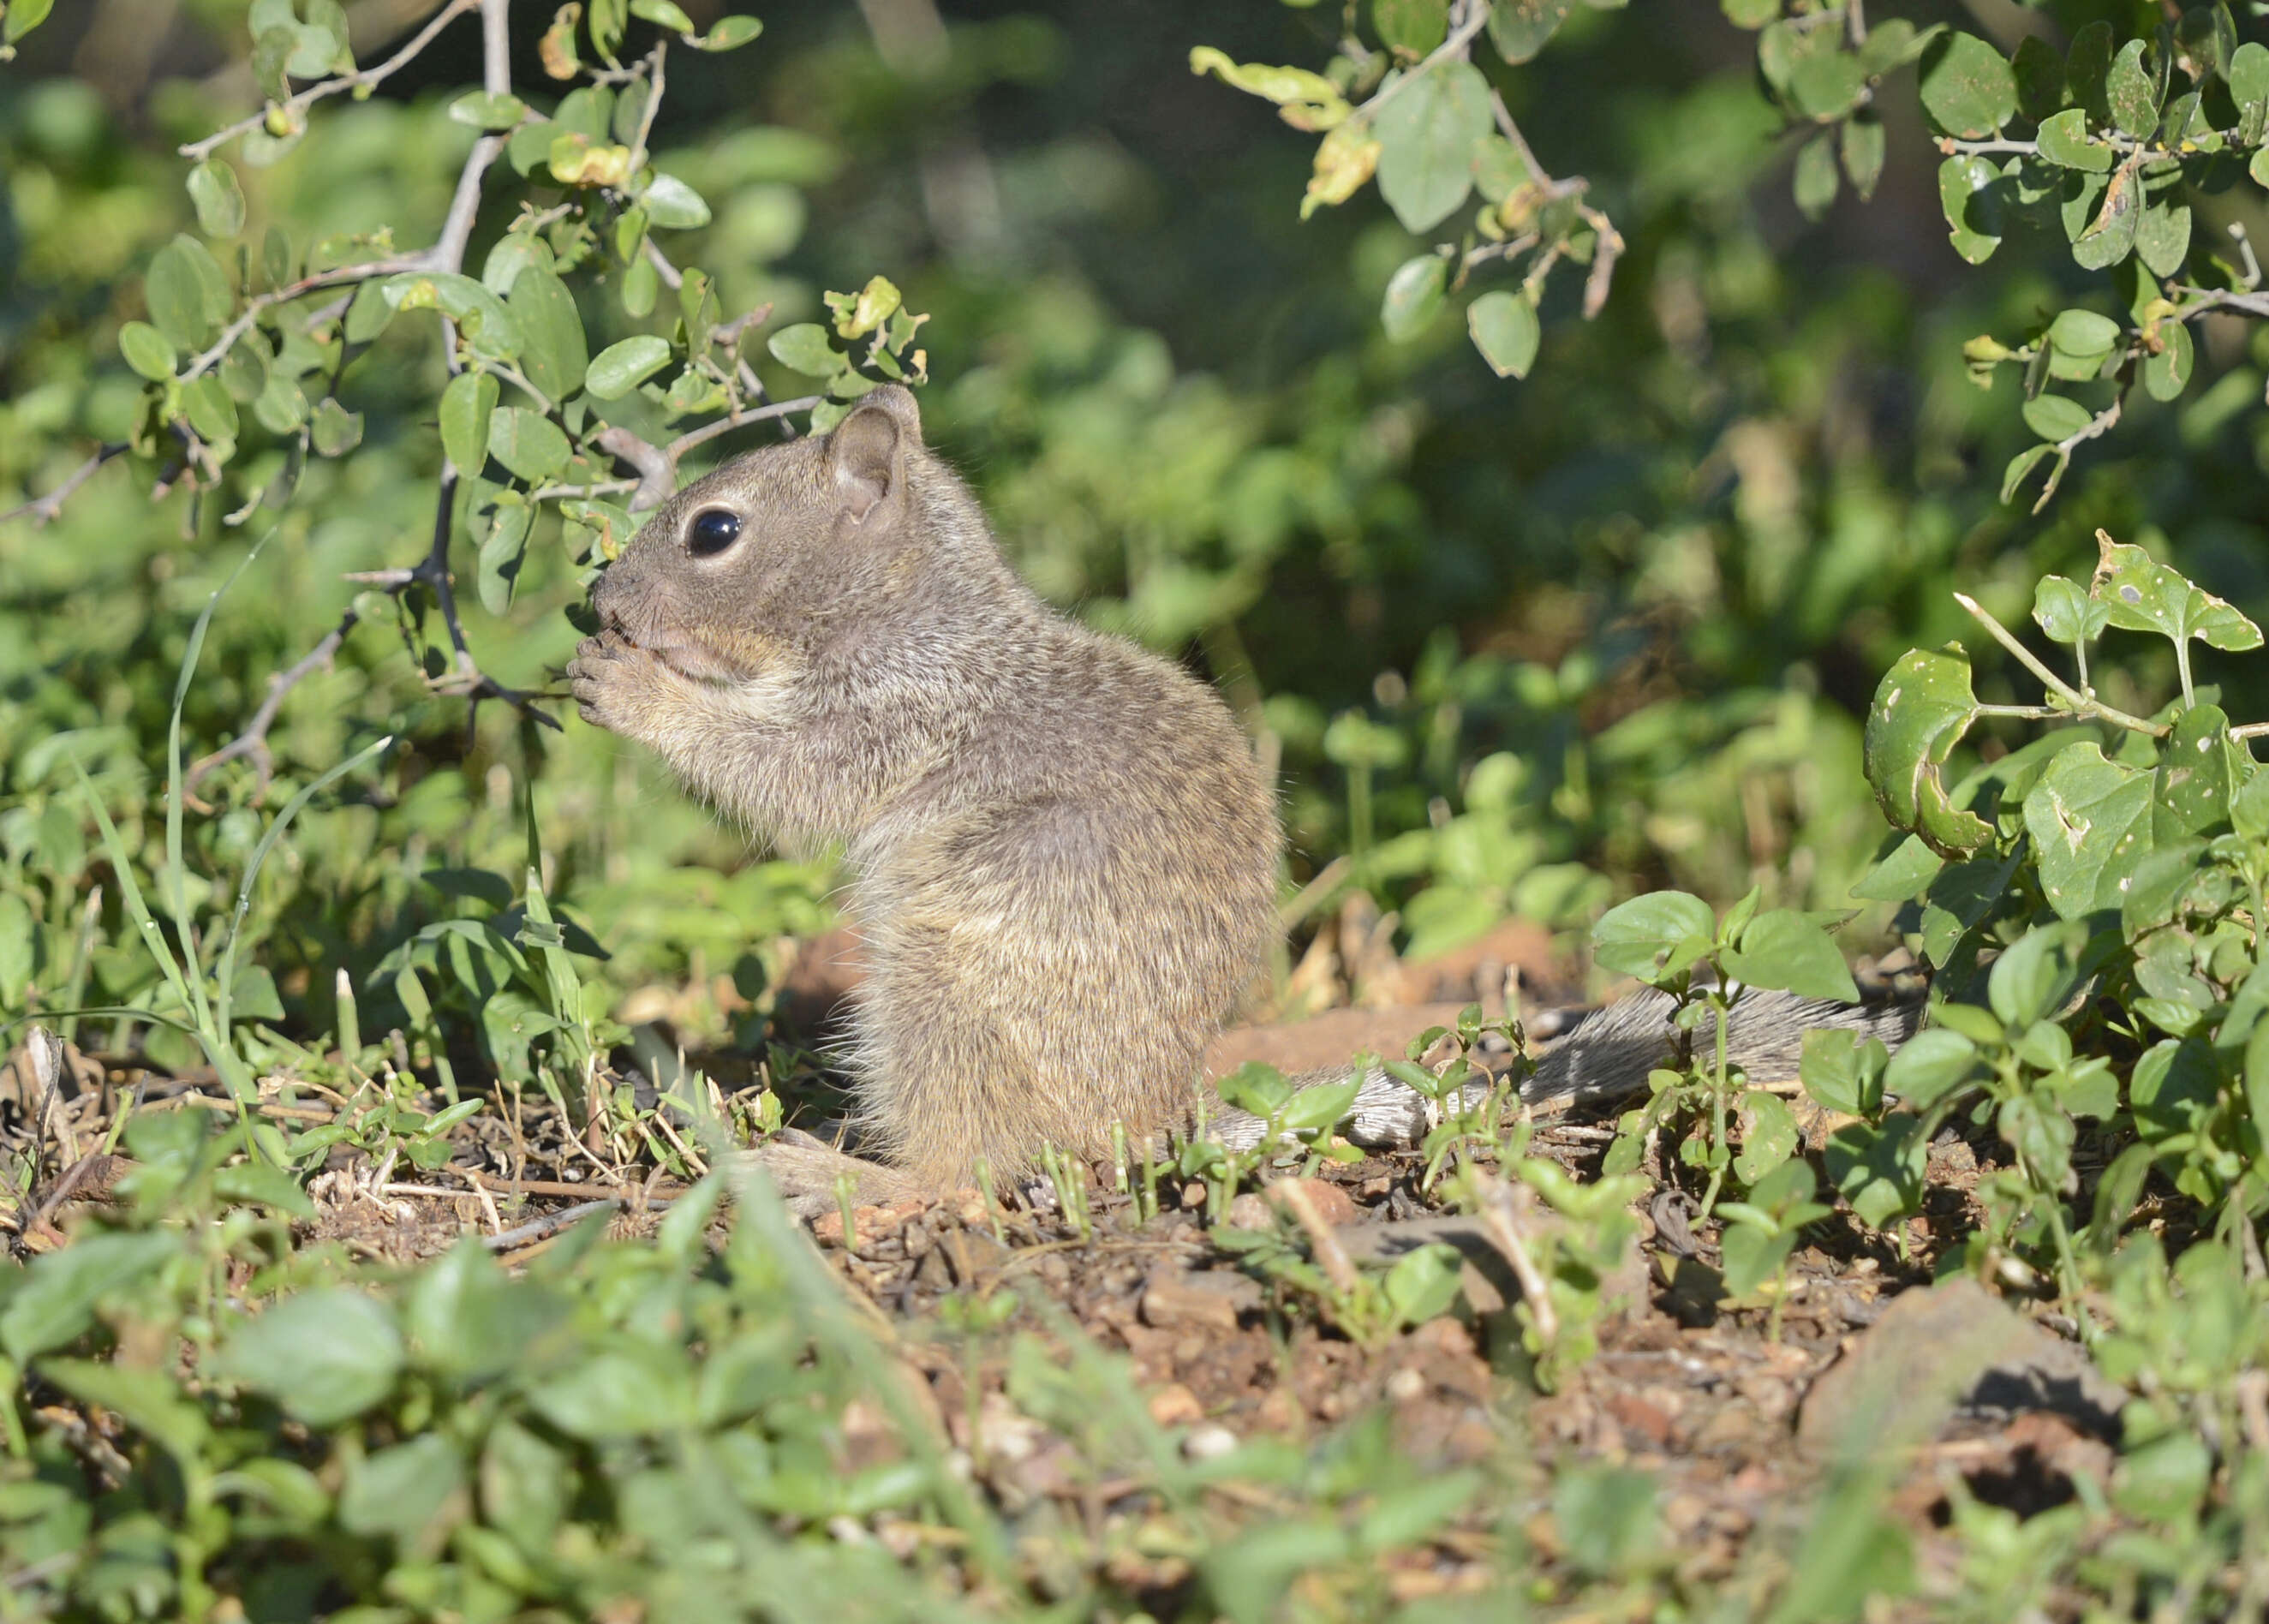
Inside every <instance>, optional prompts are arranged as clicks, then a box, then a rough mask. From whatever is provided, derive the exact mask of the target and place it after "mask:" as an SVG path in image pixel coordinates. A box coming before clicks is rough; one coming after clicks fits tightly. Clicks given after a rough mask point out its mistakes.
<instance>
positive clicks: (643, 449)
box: [591, 424, 677, 513]
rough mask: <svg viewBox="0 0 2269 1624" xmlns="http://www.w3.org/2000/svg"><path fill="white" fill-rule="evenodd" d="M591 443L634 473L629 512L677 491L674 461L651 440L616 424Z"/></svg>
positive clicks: (656, 503)
mask: <svg viewBox="0 0 2269 1624" xmlns="http://www.w3.org/2000/svg"><path fill="white" fill-rule="evenodd" d="M591 443H592V444H593V445H595V446H596V447H598V448H599V449H600V450H602V451H603V452H605V453H606V454H608V455H609V456H611V457H617V458H619V459H620V460H622V461H625V462H627V463H629V464H630V465H631V466H632V468H634V469H637V470H638V483H637V484H636V485H635V486H634V487H633V489H634V490H635V491H636V494H635V495H633V496H632V498H631V511H632V513H643V512H645V511H646V510H647V508H649V507H659V506H661V505H662V504H663V503H664V502H667V501H668V500H669V497H670V493H671V492H672V491H676V489H677V459H676V457H674V456H672V455H671V454H669V452H667V451H664V450H663V449H662V448H661V447H659V446H657V445H655V444H654V442H653V441H652V440H650V439H645V438H644V437H643V436H641V435H638V434H634V433H632V432H631V431H630V430H628V429H626V428H624V427H622V426H621V425H620V424H615V425H613V426H611V427H609V428H607V429H604V430H602V431H601V432H599V433H597V434H595V435H593V436H592V437H591Z"/></svg>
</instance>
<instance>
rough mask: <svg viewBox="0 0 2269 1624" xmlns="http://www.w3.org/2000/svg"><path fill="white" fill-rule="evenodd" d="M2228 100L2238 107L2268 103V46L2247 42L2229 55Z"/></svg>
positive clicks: (2251, 41) (2256, 42)
mask: <svg viewBox="0 0 2269 1624" xmlns="http://www.w3.org/2000/svg"><path fill="white" fill-rule="evenodd" d="M2227 78H2228V85H2229V99H2230V100H2232V101H2235V102H2236V104H2237V105H2238V106H2239V107H2250V106H2251V105H2252V104H2253V103H2255V102H2257V101H2269V46H2265V45H2262V44H2260V43H2259V42H2258V41H2253V40H2248V41H2246V42H2245V43H2244V44H2243V45H2241V46H2239V47H2238V48H2237V49H2236V51H2234V52H2232V53H2231V55H2230V58H2229V71H2228V76H2227Z"/></svg>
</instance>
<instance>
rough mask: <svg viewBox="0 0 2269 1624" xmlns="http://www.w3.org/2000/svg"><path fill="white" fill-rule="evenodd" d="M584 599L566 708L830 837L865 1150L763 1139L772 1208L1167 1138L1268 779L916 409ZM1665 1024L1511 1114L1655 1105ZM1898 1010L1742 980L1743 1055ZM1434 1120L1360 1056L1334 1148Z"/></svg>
mask: <svg viewBox="0 0 2269 1624" xmlns="http://www.w3.org/2000/svg"><path fill="white" fill-rule="evenodd" d="M592 601H593V606H594V608H595V609H596V610H597V612H598V615H599V617H600V620H601V623H602V626H601V630H600V631H599V633H598V634H597V635H596V636H595V637H592V638H589V639H586V640H585V641H584V642H583V644H582V646H580V648H579V649H578V650H577V652H576V655H575V659H574V661H573V664H572V665H571V666H570V667H569V668H568V675H569V677H570V680H571V682H572V684H573V691H574V696H575V698H576V701H577V703H578V705H579V706H580V710H581V712H582V714H583V716H584V718H585V720H588V721H592V722H595V723H596V724H598V725H599V726H600V727H606V728H609V729H610V730H611V731H613V732H615V733H618V734H623V735H624V736H625V737H626V738H631V739H635V740H637V741H639V742H641V743H644V744H647V745H648V746H651V747H652V748H653V749H655V750H656V751H658V752H659V753H660V754H661V757H662V758H663V759H664V760H665V761H667V762H668V763H669V764H670V766H671V767H673V768H674V769H676V771H677V773H678V775H679V776H680V777H681V778H683V779H685V780H686V781H687V782H688V783H689V784H691V786H693V787H694V788H695V789H697V790H698V791H699V792H700V793H701V794H704V795H706V796H707V797H708V799H709V800H710V801H713V802H714V803H715V804H716V805H717V806H718V807H720V808H722V809H723V810H725V811H727V812H728V813H731V814H733V815H734V816H736V817H738V818H740V819H741V820H743V822H744V823H746V824H747V825H748V826H749V827H750V830H752V831H753V832H754V833H755V834H757V835H758V837H759V838H764V839H766V840H769V841H770V842H772V844H773V845H777V846H779V847H780V848H782V849H784V850H787V851H789V852H791V853H795V852H816V851H818V850H821V849H824V848H827V847H830V846H834V845H839V846H840V847H841V848H842V851H843V853H844V856H845V860H846V868H847V871H848V874H849V876H850V882H849V887H848V891H847V904H848V912H849V913H850V915H851V916H852V918H853V919H854V920H855V921H856V922H857V924H858V925H859V926H860V927H861V932H862V934H863V936H864V941H865V954H866V958H867V962H868V973H867V975H866V978H865V980H864V983H863V985H861V988H860V989H859V991H858V993H857V994H856V995H855V997H854V1001H853V1005H852V1014H851V1018H850V1030H851V1039H852V1041H851V1043H850V1045H849V1046H848V1049H847V1051H846V1059H847V1061H848V1065H849V1069H850V1070H851V1072H852V1074H853V1075H854V1081H855V1091H856V1098H857V1101H858V1116H857V1120H856V1123H855V1125H854V1126H855V1127H856V1130H857V1132H858V1134H859V1138H860V1146H861V1149H863V1150H865V1151H867V1152H868V1155H871V1156H875V1157H879V1158H880V1161H879V1163H878V1162H876V1161H868V1160H860V1159H854V1158H851V1157H847V1156H844V1155H839V1154H837V1153H835V1152H833V1151H831V1150H830V1149H829V1148H826V1147H825V1146H824V1145H822V1144H820V1143H819V1142H818V1141H817V1140H811V1139H810V1138H809V1136H802V1137H796V1136H788V1137H786V1138H784V1139H783V1140H778V1141H775V1142H774V1143H773V1144H772V1145H771V1146H768V1147H767V1148H765V1152H764V1153H763V1155H764V1159H765V1161H766V1163H768V1164H769V1165H770V1166H771V1167H772V1170H773V1171H774V1173H775V1174H776V1175H777V1176H779V1177H780V1179H781V1182H782V1183H783V1185H787V1186H788V1187H789V1192H790V1193H791V1194H792V1195H795V1196H797V1197H799V1198H801V1199H802V1200H805V1201H809V1200H831V1199H832V1192H833V1189H834V1185H835V1179H836V1178H837V1177H838V1176H839V1175H841V1174H845V1173H847V1174H849V1175H850V1176H851V1177H852V1178H853V1180H854V1184H855V1185H856V1186H857V1191H858V1195H859V1199H861V1200H880V1199H885V1198H888V1197H891V1196H895V1195H900V1194H905V1193H913V1192H922V1191H934V1190H939V1189H943V1188H950V1187H952V1186H955V1185H963V1184H966V1183H967V1182H969V1180H970V1178H971V1177H972V1175H973V1174H974V1172H975V1171H976V1170H977V1167H978V1164H979V1163H980V1161H981V1162H983V1163H987V1165H989V1167H990V1168H991V1170H992V1171H993V1172H994V1175H995V1176H997V1177H1001V1178H1004V1179H1006V1178H1010V1177H1015V1176H1016V1174H1018V1173H1021V1172H1023V1171H1025V1170H1029V1169H1030V1168H1031V1165H1032V1163H1033V1162H1034V1160H1035V1158H1036V1157H1037V1156H1038V1154H1039V1152H1040V1150H1041V1148H1042V1147H1043V1146H1044V1145H1048V1144H1053V1145H1054V1146H1056V1147H1058V1148H1061V1149H1062V1150H1065V1151H1067V1152H1069V1153H1072V1154H1074V1155H1087V1156H1095V1155H1099V1154H1101V1153H1103V1152H1105V1151H1106V1150H1107V1148H1108V1147H1109V1140H1110V1134H1111V1130H1112V1124H1113V1123H1114V1122H1116V1123H1119V1124H1121V1125H1123V1126H1125V1127H1126V1128H1127V1130H1128V1131H1129V1133H1135V1134H1138V1135H1139V1134H1141V1133H1145V1132H1149V1131H1154V1130H1158V1129H1162V1128H1165V1127H1168V1126H1172V1125H1174V1124H1176V1123H1178V1122H1179V1121H1180V1120H1182V1119H1184V1118H1185V1117H1186V1113H1187V1111H1188V1108H1189V1105H1190V1104H1191V1101H1192V1099H1193V1098H1194V1084H1195V1082H1196V1080H1197V1060H1198V1055H1199V1052H1200V1050H1201V1047H1202V1046H1203V1045H1204V1043H1205V1041H1206V1039H1207V1038H1208V1037H1210V1036H1211V1035H1212V1034H1213V1032H1214V1031H1215V1030H1217V1029H1218V1028H1219V1027H1220V1026H1221V1024H1222V1023H1223V1021H1224V1020H1225V1019H1226V1018H1227V1016H1228V1015H1230V1013H1231V1010H1232V1008H1234V1007H1235V1005H1236V1003H1237V1002H1238V999H1239V997H1240V995H1242V994H1243V993H1245V990H1246V988H1247V987H1248V986H1249V985H1251V984H1252V982H1253V979H1254V978H1255V976H1256V975H1257V974H1258V973H1259V972H1260V969H1261V967H1262V965H1263V963H1264V962H1265V960H1266V957H1267V955H1268V949H1269V947H1270V945H1271V943H1272V942H1274V941H1275V937H1276V932H1277V924H1276V910H1275V889H1276V879H1277V856H1278V850H1279V845H1280V836H1279V832H1278V826H1277V820H1276V808H1275V794H1274V791H1273V788H1272V786H1270V785H1269V784H1268V782H1267V781H1266V779H1264V777H1263V775H1262V773H1261V771H1260V768H1259V766H1258V765H1257V764H1256V763H1255V761H1254V758H1253V751H1252V749H1251V747H1250V746H1249V744H1248V743H1247V742H1246V739H1245V735H1244V734H1243V733H1242V732H1241V731H1240V730H1239V728H1238V725H1237V723H1236V721H1235V720H1234V719H1233V718H1232V717H1231V714H1230V712H1229V709H1228V707H1227V706H1226V705H1223V703H1222V702H1221V700H1220V698H1217V697H1216V695H1215V694H1214V693H1213V691H1212V690H1210V689H1208V687H1206V686H1205V685H1204V684H1203V683H1199V682H1197V681H1195V680H1194V679H1193V678H1192V677H1191V676H1189V675H1186V673H1184V672H1183V671H1182V670H1180V669H1179V668H1177V667H1176V666H1174V665H1172V664H1171V663H1170V662H1168V661H1164V660H1162V659H1159V658H1158V657H1157V656H1156V655H1154V654H1150V653H1145V652H1144V651H1142V649H1140V648H1137V647H1136V646H1134V645H1133V644H1131V643H1128V642H1126V641H1124V640H1122V639H1117V638H1112V637H1106V636H1104V635H1101V634H1099V633H1098V632H1095V631H1090V630H1089V629H1087V628H1086V627H1083V626H1081V625H1078V624H1075V623H1074V622H1071V621H1069V620H1066V619H1065V618H1063V617H1062V616H1059V615H1057V614H1056V613H1055V612H1054V611H1053V610H1052V609H1049V608H1048V607H1047V605H1046V604H1045V603H1043V602H1041V601H1040V599H1039V598H1038V595H1037V594H1034V593H1033V592H1032V590H1031V588H1030V587H1027V586H1025V585H1024V582H1023V581H1021V580H1020V579H1018V578H1017V577H1016V574H1015V572H1013V571H1011V570H1010V569H1009V566H1008V565H1007V564H1006V563H1005V562H1004V561H1003V560H1002V559H1001V555H1000V552H999V550H998V548H997V547H996V546H995V544H994V539H993V535H992V532H991V530H990V528H988V527H987V524H986V521H985V516H984V513H983V512H982V511H981V510H980V509H979V506H978V504H977V500H976V498H974V497H973V496H972V494H971V493H970V491H969V489H968V488H967V487H966V486H965V485H964V484H962V482H961V480H960V479H959V478H958V477H957V476H955V474H954V473H953V471H952V470H951V469H950V468H948V467H947V466H946V465H945V464H944V463H943V462H942V461H940V460H939V459H938V458H937V457H935V456H934V455H933V454H931V453H930V452H929V451H928V449H927V448H925V447H924V446H923V444H922V440H921V424H920V416H919V414H918V413H917V411H916V410H915V406H914V400H913V395H910V394H908V393H907V392H906V391H905V389H903V388H897V387H895V386H893V387H886V388H879V389H876V390H875V391H874V392H873V393H872V394H870V395H868V396H867V397H866V398H865V399H864V400H863V401H861V402H860V404H859V405H858V406H857V407H856V408H855V409H854V410H853V411H852V412H851V413H850V414H849V415H848V416H846V417H845V418H844V419H843V421H842V422H841V423H840V424H838V425H837V427H836V428H835V430H834V432H832V433H831V434H828V435H825V436H824V437H822V436H814V437H811V438H808V439H801V440H796V441H794V442H791V443H789V444H787V445H782V446H775V447H769V448H766V449H764V450H760V451H756V452H752V453H750V454H747V455H745V456H743V457H740V458H738V459H736V460H735V461H732V462H729V463H728V464H727V465H726V466H725V467H723V468H722V469H719V470H718V471H717V472H715V473H713V474H711V475H709V476H707V477H706V478H704V479H701V480H699V481H697V482H696V483H695V484H691V485H689V486H687V487H686V488H685V489H684V491H680V492H679V493H678V494H677V495H676V497H674V498H671V499H670V501H669V503H667V504H666V505H665V506H662V507H661V510H660V511H659V512H657V513H655V514H654V517H653V518H652V519H651V520H648V521H647V525H646V527H645V528H643V529H642V530H640V531H639V535H638V536H637V539H636V540H634V541H633V542H632V543H631V545H630V547H629V549H628V550H626V551H625V553H624V555H623V557H621V558H620V559H619V560H618V561H617V563H615V564H614V565H612V566H611V567H610V569H609V570H608V571H607V572H606V573H605V575H604V576H603V577H602V579H601V581H600V583H599V586H598V587H597V589H596V590H595V592H594V594H593V599H592ZM1668 1012H1669V1003H1668V1000H1666V999H1663V998H1661V997H1660V995H1659V994H1643V995H1641V996H1639V997H1637V998H1634V999H1630V1000H1622V1001H1621V1002H1618V1003H1615V1004H1611V1005H1609V1006H1608V1008H1606V1009H1604V1010H1602V1011H1600V1012H1599V1013H1597V1014H1595V1015H1590V1016H1589V1017H1588V1018H1585V1019H1582V1020H1581V1021H1580V1022H1574V1023H1571V1030H1569V1031H1568V1033H1567V1034H1566V1036H1565V1037H1563V1038H1562V1039H1561V1040H1560V1041H1559V1042H1558V1043H1556V1044H1555V1045H1552V1047H1551V1048H1550V1049H1548V1051H1547V1052H1546V1053H1545V1055H1544V1057H1543V1058H1542V1059H1541V1061H1540V1062H1539V1064H1538V1066H1537V1067H1536V1070H1535V1072H1534V1074H1533V1075H1532V1076H1531V1077H1530V1078H1529V1079H1528V1080H1527V1081H1526V1083H1525V1085H1524V1087H1523V1089H1522V1093H1523V1096H1524V1097H1525V1098H1528V1099H1532V1100H1548V1099H1565V1098H1570V1097H1585V1096H1590V1097H1599V1096H1610V1097H1611V1096H1615V1095H1617V1094H1622V1093H1628V1092H1630V1091H1632V1090H1634V1089H1640V1088H1643V1087H1644V1083H1645V1078H1646V1074H1647V1071H1648V1069H1649V1068H1650V1067H1652V1066H1654V1065H1657V1064H1659V1063H1660V1060H1661V1058H1662V1056H1663V1054H1664V1053H1665V1052H1666V1048H1667V1040H1668V1039H1669V1038H1670V1037H1671V1036H1672V1034H1671V1032H1670V1030H1669V1028H1668V1025H1667V1014H1668ZM1916 1013H1917V1012H1916V1010H1915V1009H1914V1008H1913V1007H1911V1006H1909V1007H1907V1008H1898V1009H1893V1010H1889V1011H1883V1012H1877V1011H1870V1010H1866V1009H1864V1008H1852V1009H1845V1008H1842V1007H1840V1006H1836V1005H1825V1004H1815V1003H1812V1002H1809V1001H1807V1000H1798V999H1793V998H1791V997H1788V996H1787V995H1785V994H1763V995H1760V996H1758V997H1755V998H1754V999H1752V1000H1744V1002H1743V1004H1742V1005H1741V1008H1740V1010H1739V1011H1738V1012H1737V1018H1736V1020H1735V1022H1733V1059H1734V1060H1735V1061H1736V1063H1740V1064H1743V1065H1745V1066H1746V1067H1748V1069H1749V1070H1750V1071H1751V1073H1752V1074H1755V1075H1758V1076H1760V1077H1762V1076H1764V1075H1766V1074H1768V1071H1770V1074H1772V1075H1774V1076H1785V1075H1791V1074H1793V1069H1794V1061H1795V1057H1796V1051H1797V1048H1798V1046H1799V1045H1800V1043H1801V1041H1802V1034H1803V1032H1804V1031H1805V1030H1808V1029H1809V1028H1811V1027H1814V1026H1819V1025H1823V1024H1841V1025H1851V1026H1856V1027H1859V1028H1861V1029H1862V1030H1872V1031H1874V1032H1877V1033H1879V1034H1880V1035H1881V1036H1883V1037H1886V1038H1888V1039H1889V1040H1890V1041H1892V1042H1893V1043H1896V1042H1897V1041H1898V1040H1899V1039H1900V1038H1902V1037H1904V1036H1905V1035H1906V1034H1907V1033H1908V1032H1909V1031H1911V1030H1912V1028H1913V1025H1914V1021H1915V1015H1916ZM1776 1066H1778V1067H1780V1068H1781V1069H1779V1070H1777V1071H1771V1070H1770V1068H1772V1067H1776ZM1760 1067H1765V1068H1766V1069H1764V1070H1761V1069H1759V1068H1760ZM1340 1075H1342V1076H1343V1075H1345V1072H1344V1070H1342V1071H1341V1073H1340ZM1303 1081H1305V1080H1303ZM1422 1106H1423V1102H1422V1101H1420V1100H1419V1098H1418V1096H1416V1095H1415V1093H1413V1092H1412V1091H1411V1090H1409V1089H1407V1088H1404V1087H1402V1085H1401V1084H1399V1083H1396V1082H1394V1081H1393V1080H1392V1079H1391V1078H1389V1077H1386V1076H1385V1075H1384V1074H1378V1073H1373V1074H1371V1076H1370V1077H1369V1078H1367V1079H1365V1081H1364V1088H1363V1089H1362V1092H1361V1096H1360V1098H1359V1099H1358V1102H1357V1106H1356V1111H1355V1113H1354V1115H1353V1117H1352V1118H1351V1119H1350V1124H1349V1131H1350V1132H1351V1133H1354V1134H1355V1136H1356V1138H1357V1139H1358V1140H1361V1141H1363V1142H1365V1143H1372V1144H1383V1143H1395V1142H1402V1143H1408V1142H1413V1141H1414V1140H1415V1139H1417V1138H1420V1137H1423V1133H1424V1132H1425V1126H1426V1124H1425V1122H1424V1121H1423V1115H1424V1112H1423V1110H1422V1109H1421V1107H1422ZM1214 1123H1215V1126H1216V1129H1217V1130H1218V1131H1220V1132H1221V1133H1223V1135H1224V1136H1225V1137H1227V1138H1229V1139H1231V1140H1232V1142H1234V1141H1235V1140H1238V1139H1239V1138H1240V1137H1242V1138H1245V1139H1250V1138H1253V1137H1257V1135H1258V1134H1259V1133H1260V1124H1259V1123H1258V1122H1255V1121H1253V1120H1251V1119H1249V1118H1244V1117H1243V1114H1242V1113H1239V1112H1230V1113H1227V1115H1226V1117H1224V1116H1223V1114H1222V1113H1219V1112H1216V1114H1215V1117H1214Z"/></svg>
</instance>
